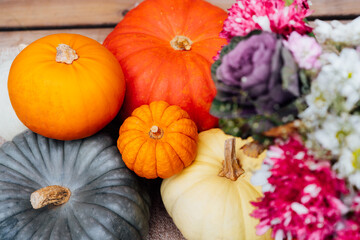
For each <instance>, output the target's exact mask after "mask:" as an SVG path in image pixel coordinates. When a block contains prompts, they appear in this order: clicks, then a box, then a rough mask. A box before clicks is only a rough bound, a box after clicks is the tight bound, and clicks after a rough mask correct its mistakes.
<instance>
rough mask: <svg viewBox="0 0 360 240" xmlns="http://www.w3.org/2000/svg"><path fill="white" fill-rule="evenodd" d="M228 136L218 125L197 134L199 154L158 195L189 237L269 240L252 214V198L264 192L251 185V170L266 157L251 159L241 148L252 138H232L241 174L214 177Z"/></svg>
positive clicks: (194, 239) (198, 239)
mask: <svg viewBox="0 0 360 240" xmlns="http://www.w3.org/2000/svg"><path fill="white" fill-rule="evenodd" d="M228 138H232V136H229V135H226V134H224V132H223V131H222V130H220V129H211V130H208V131H204V132H201V133H200V134H199V142H198V154H197V156H196V159H195V160H194V162H193V163H192V164H191V166H189V167H187V168H186V169H184V170H183V171H182V172H181V173H179V174H176V175H174V176H173V177H171V178H168V179H164V180H163V182H162V184H161V189H160V190H161V197H162V200H163V202H164V206H165V208H166V210H167V212H168V213H169V215H170V216H171V217H172V219H173V220H174V223H175V225H176V226H177V227H178V228H179V230H180V231H181V233H182V234H183V235H184V237H185V238H186V239H189V240H202V239H204V240H205V239H206V240H213V239H214V240H215V239H222V240H270V239H271V236H270V234H271V232H270V231H268V232H267V233H266V234H264V235H262V236H258V235H256V233H255V226H256V225H257V224H258V222H259V221H258V219H255V218H253V217H250V215H249V214H250V213H251V212H252V211H253V210H254V206H252V205H251V203H250V202H251V201H256V200H257V199H258V198H259V197H261V196H262V193H261V188H260V187H255V186H253V185H252V184H251V183H250V178H251V176H252V171H254V170H256V169H259V168H260V166H261V163H262V161H263V159H264V157H265V153H262V154H261V155H260V156H259V157H258V158H250V157H248V156H246V155H245V154H244V153H243V152H242V151H240V150H239V149H240V148H241V146H243V145H244V144H246V143H248V142H250V141H251V140H250V139H247V140H242V139H240V138H236V151H237V155H236V156H237V158H238V159H239V160H240V162H241V164H242V167H243V169H244V170H245V173H244V174H243V175H241V176H240V177H239V178H238V179H237V180H236V181H232V180H230V179H227V178H226V177H220V176H218V174H219V172H220V171H221V169H222V162H223V160H224V142H225V140H226V139H228Z"/></svg>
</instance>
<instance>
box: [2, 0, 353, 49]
mask: <svg viewBox="0 0 360 240" xmlns="http://www.w3.org/2000/svg"><path fill="white" fill-rule="evenodd" d="M208 1H209V2H211V3H213V4H214V5H217V6H219V7H221V8H223V9H228V8H229V7H230V6H231V5H232V4H233V3H234V2H235V0H208ZM140 2H141V0H105V1H99V0H62V1H58V0H0V47H8V46H17V45H18V44H20V43H24V44H29V43H31V42H32V41H34V40H36V39H38V38H41V37H43V36H46V35H48V34H51V33H58V32H68V33H79V34H82V35H85V36H88V37H91V38H93V39H95V40H97V41H99V42H102V41H103V40H104V39H105V37H106V36H107V35H108V34H109V33H110V32H111V30H112V29H113V28H114V26H115V25H116V24H117V23H118V22H119V21H120V20H121V19H122V18H123V16H124V14H125V13H126V11H128V10H130V9H132V8H133V7H135V6H136V5H137V4H139V3H140ZM311 9H313V10H314V13H313V14H312V16H311V18H310V20H313V19H315V18H320V19H324V20H331V19H339V20H350V19H353V18H355V17H356V16H359V15H360V0H312V6H311Z"/></svg>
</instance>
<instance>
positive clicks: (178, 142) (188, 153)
mask: <svg viewBox="0 0 360 240" xmlns="http://www.w3.org/2000/svg"><path fill="white" fill-rule="evenodd" d="M173 140H175V142H176V144H178V145H180V146H181V147H182V149H183V150H185V151H186V152H187V156H191V152H189V150H188V149H187V148H186V146H184V145H183V142H182V141H177V140H178V138H173ZM172 143H173V142H172V141H171V142H170V143H169V144H170V145H171V147H172V148H173V149H174V151H175V152H176V150H175V148H174V146H173V145H172ZM195 144H196V142H195ZM176 153H177V152H176ZM179 158H180V156H179ZM180 160H181V161H182V162H183V164H184V166H185V163H184V161H183V160H182V159H181V158H180ZM191 162H192V161H191ZM191 162H190V163H191Z"/></svg>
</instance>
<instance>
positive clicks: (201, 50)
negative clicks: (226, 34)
mask: <svg viewBox="0 0 360 240" xmlns="http://www.w3.org/2000/svg"><path fill="white" fill-rule="evenodd" d="M226 17H227V14H226V12H225V11H224V10H222V9H220V8H218V7H215V6H213V5H211V4H210V3H208V2H205V1H203V0H145V1H143V2H142V3H140V4H139V6H137V7H136V8H135V9H133V10H131V11H130V12H128V13H127V14H126V16H125V17H124V19H123V20H122V21H121V22H120V23H119V24H118V25H117V26H116V28H115V29H114V31H113V32H112V33H110V34H109V36H108V37H107V38H106V39H105V41H104V46H105V47H107V48H108V49H109V50H110V51H111V52H112V53H113V54H114V55H115V56H116V58H117V59H118V60H119V62H120V65H121V67H122V68H123V70H124V74H125V79H126V84H127V94H126V96H125V102H124V106H123V108H122V110H121V112H120V113H121V115H122V116H123V118H126V117H128V116H130V114H131V112H132V111H133V110H134V109H135V108H137V107H139V106H141V105H143V104H149V103H150V102H153V101H157V100H164V101H166V102H168V103H169V104H174V105H178V106H180V107H181V108H182V109H184V110H185V111H186V112H187V113H188V114H189V115H190V117H191V118H192V119H193V120H194V121H195V122H196V124H197V126H198V128H199V130H200V131H202V130H205V129H209V128H211V127H213V126H215V125H216V124H217V119H216V118H215V117H213V116H212V115H210V114H209V109H210V105H211V102H212V100H213V98H214V97H215V95H216V88H215V85H214V83H213V81H212V79H211V75H210V66H211V63H212V62H213V59H212V58H213V56H215V55H216V54H217V51H219V50H220V49H221V46H223V45H225V44H226V40H225V39H222V38H220V37H219V33H220V31H221V30H222V26H223V21H224V20H225V19H226ZM177 35H183V36H186V37H188V38H190V40H192V41H193V45H192V46H191V50H190V51H180V50H175V49H174V48H173V47H172V46H171V45H170V41H171V40H172V39H173V38H174V37H175V36H177Z"/></svg>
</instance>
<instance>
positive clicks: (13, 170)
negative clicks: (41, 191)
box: [0, 163, 41, 187]
mask: <svg viewBox="0 0 360 240" xmlns="http://www.w3.org/2000/svg"><path fill="white" fill-rule="evenodd" d="M0 166H3V167H5V168H7V169H9V170H11V171H12V172H15V173H18V175H20V176H21V177H22V178H23V179H27V180H29V182H32V183H35V184H37V185H38V186H41V184H39V183H38V182H35V181H33V180H31V179H30V178H28V177H27V176H25V175H24V174H22V173H20V172H18V171H16V170H15V169H13V168H11V167H8V166H5V165H4V164H2V163H0ZM15 176H16V175H15ZM19 185H20V184H19ZM23 186H24V185H23ZM24 187H27V186H24Z"/></svg>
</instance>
